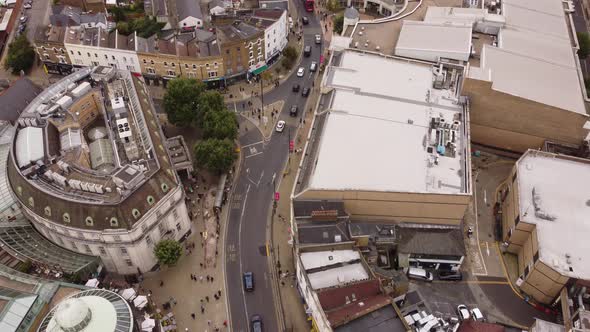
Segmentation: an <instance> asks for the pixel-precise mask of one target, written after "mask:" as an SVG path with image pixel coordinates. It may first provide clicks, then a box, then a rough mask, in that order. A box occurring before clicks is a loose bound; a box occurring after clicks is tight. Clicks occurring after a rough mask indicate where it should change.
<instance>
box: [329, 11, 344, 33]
mask: <svg viewBox="0 0 590 332" xmlns="http://www.w3.org/2000/svg"><path fill="white" fill-rule="evenodd" d="M332 23H333V24H334V32H335V33H337V34H339V35H340V34H342V29H344V15H343V14H340V15H338V16H336V17H334V22H332Z"/></svg>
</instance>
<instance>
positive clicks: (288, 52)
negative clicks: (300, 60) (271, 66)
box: [283, 46, 298, 61]
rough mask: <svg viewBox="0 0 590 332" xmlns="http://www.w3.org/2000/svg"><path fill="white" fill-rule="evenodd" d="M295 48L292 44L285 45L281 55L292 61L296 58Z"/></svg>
mask: <svg viewBox="0 0 590 332" xmlns="http://www.w3.org/2000/svg"><path fill="white" fill-rule="evenodd" d="M297 54H298V52H297V49H296V48H295V47H293V46H287V47H285V49H283V56H284V57H285V58H288V59H291V60H293V61H295V60H297Z"/></svg>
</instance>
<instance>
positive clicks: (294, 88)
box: [293, 84, 299, 92]
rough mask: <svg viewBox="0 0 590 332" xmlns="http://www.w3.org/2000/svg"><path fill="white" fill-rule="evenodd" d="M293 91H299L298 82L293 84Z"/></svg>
mask: <svg viewBox="0 0 590 332" xmlns="http://www.w3.org/2000/svg"><path fill="white" fill-rule="evenodd" d="M293 92H299V84H294V85H293Z"/></svg>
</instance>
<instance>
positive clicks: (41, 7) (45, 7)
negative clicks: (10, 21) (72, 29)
mask: <svg viewBox="0 0 590 332" xmlns="http://www.w3.org/2000/svg"><path fill="white" fill-rule="evenodd" d="M50 3H51V1H46V0H33V2H32V3H31V5H32V8H31V9H24V8H23V13H24V15H26V16H28V17H29V19H28V21H27V30H26V32H27V37H28V38H29V40H30V41H31V42H32V41H33V40H35V30H36V29H37V27H39V26H47V25H48V24H49V15H50V13H51V6H50ZM15 24H16V26H15V27H14V29H15V30H16V29H18V25H19V23H18V20H17V22H16V23H15Z"/></svg>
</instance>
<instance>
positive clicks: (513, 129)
mask: <svg viewBox="0 0 590 332" xmlns="http://www.w3.org/2000/svg"><path fill="white" fill-rule="evenodd" d="M462 94H463V95H466V96H468V97H469V98H470V103H471V105H470V106H471V107H470V110H471V114H470V115H471V141H472V142H474V143H479V144H483V145H489V146H493V147H497V148H501V149H506V150H511V151H516V152H524V151H526V150H527V149H529V148H530V149H537V148H540V147H541V146H542V145H543V142H544V141H545V140H552V141H556V142H563V143H570V144H576V145H579V144H581V143H582V140H583V139H584V138H585V137H586V135H587V134H588V130H585V129H583V126H584V123H585V122H586V121H588V116H587V115H585V114H578V113H574V112H569V111H566V110H562V109H559V108H556V107H552V106H548V105H545V104H541V103H537V102H534V101H531V100H528V99H524V98H520V97H516V96H513V95H509V94H506V93H503V92H499V91H495V90H492V83H491V82H486V81H481V80H474V79H469V78H467V79H465V81H464V84H463V91H462Z"/></svg>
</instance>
